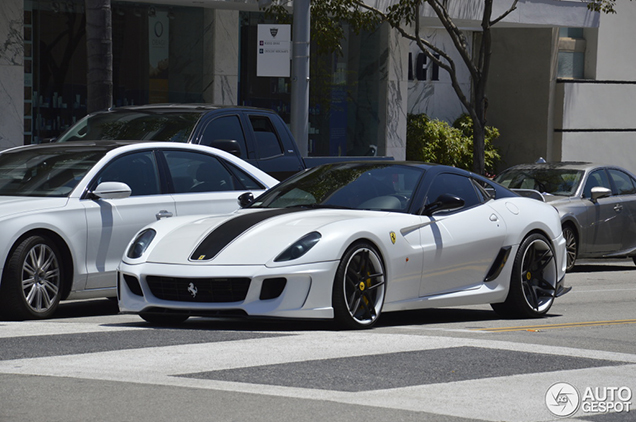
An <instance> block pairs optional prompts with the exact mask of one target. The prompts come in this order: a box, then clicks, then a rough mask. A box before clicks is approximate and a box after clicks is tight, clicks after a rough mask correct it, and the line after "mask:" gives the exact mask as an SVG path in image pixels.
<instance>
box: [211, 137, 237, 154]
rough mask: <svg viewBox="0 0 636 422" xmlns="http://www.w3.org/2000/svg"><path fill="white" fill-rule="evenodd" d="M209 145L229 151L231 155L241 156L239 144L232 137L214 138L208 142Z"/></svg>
mask: <svg viewBox="0 0 636 422" xmlns="http://www.w3.org/2000/svg"><path fill="white" fill-rule="evenodd" d="M210 146H211V147H214V148H218V149H221V150H223V151H225V152H229V153H230V154H232V155H236V156H237V157H239V158H240V157H241V146H240V145H239V143H238V141H236V140H234V139H216V140H214V141H212V143H211V144H210Z"/></svg>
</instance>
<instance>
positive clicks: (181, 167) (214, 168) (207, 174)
mask: <svg viewBox="0 0 636 422" xmlns="http://www.w3.org/2000/svg"><path fill="white" fill-rule="evenodd" d="M164 156H165V157H166V161H167V163H168V168H169V169H170V175H171V177H172V184H173V186H174V189H175V192H176V193H191V192H218V191H228V190H239V189H242V187H241V186H240V183H238V182H237V181H236V180H235V179H234V177H233V175H232V173H230V171H229V170H228V169H227V168H226V167H225V166H224V165H223V163H221V159H220V158H218V157H215V156H212V155H208V154H202V153H198V152H191V151H165V152H164Z"/></svg>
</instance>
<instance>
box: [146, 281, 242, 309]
mask: <svg viewBox="0 0 636 422" xmlns="http://www.w3.org/2000/svg"><path fill="white" fill-rule="evenodd" d="M146 282H147V283H148V287H150V291H151V292H152V294H153V295H154V296H155V297H156V298H158V299H162V300H173V301H178V302H207V303H225V302H240V301H243V300H245V296H246V295H247V290H248V289H249V287H250V279H249V278H181V277H163V276H148V277H146Z"/></svg>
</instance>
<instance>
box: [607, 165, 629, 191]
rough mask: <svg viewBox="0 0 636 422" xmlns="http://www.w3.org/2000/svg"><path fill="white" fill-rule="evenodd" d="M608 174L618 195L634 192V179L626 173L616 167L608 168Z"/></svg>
mask: <svg viewBox="0 0 636 422" xmlns="http://www.w3.org/2000/svg"><path fill="white" fill-rule="evenodd" d="M609 174H610V177H611V178H612V181H613V182H614V186H616V191H617V192H618V194H619V195H633V194H635V193H636V187H635V184H634V179H632V178H631V177H630V176H629V175H628V174H627V173H624V172H622V171H620V170H616V169H609Z"/></svg>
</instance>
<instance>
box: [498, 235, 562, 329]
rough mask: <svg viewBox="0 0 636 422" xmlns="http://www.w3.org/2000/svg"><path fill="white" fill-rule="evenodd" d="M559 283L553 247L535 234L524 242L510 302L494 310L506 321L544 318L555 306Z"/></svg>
mask: <svg viewBox="0 0 636 422" xmlns="http://www.w3.org/2000/svg"><path fill="white" fill-rule="evenodd" d="M557 281H558V280H557V266H556V259H555V257H554V250H553V249H552V245H551V244H550V242H549V241H548V240H547V239H546V238H545V237H544V236H543V235H540V234H532V235H530V236H528V237H526V238H525V239H524V240H523V242H521V245H520V246H519V250H518V251H517V254H516V256H515V260H514V263H513V267H512V275H511V278H510V287H509V290H508V297H507V298H506V301H505V302H503V303H493V304H492V307H493V309H494V310H495V311H496V312H497V313H498V314H500V315H501V316H504V317H513V318H537V317H540V316H543V315H545V314H546V313H547V312H548V310H550V307H552V304H553V303H554V298H555V293H556V285H557Z"/></svg>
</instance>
